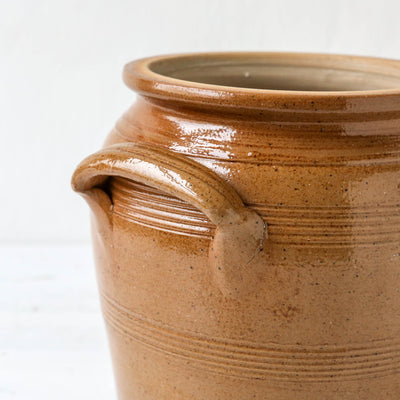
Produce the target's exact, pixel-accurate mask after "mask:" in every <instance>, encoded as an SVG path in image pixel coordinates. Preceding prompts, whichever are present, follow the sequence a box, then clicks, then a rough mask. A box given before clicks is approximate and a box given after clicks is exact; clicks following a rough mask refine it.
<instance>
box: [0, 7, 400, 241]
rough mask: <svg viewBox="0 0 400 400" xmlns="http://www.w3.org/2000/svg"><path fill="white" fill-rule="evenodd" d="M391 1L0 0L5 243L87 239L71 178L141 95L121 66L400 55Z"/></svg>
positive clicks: (399, 30) (83, 209)
mask: <svg viewBox="0 0 400 400" xmlns="http://www.w3.org/2000/svg"><path fill="white" fill-rule="evenodd" d="M399 15H400V2H399V1H396V0H393V1H390V0H386V1H385V0H380V1H375V0H360V1H356V0H353V1H351V0H335V1H331V0H329V1H328V0H326V1H323V0H319V1H312V0H301V1H296V0H293V1H289V0H279V1H278V0H276V1H268V0H237V1H236V0H204V1H199V0H197V1H190V0H165V1H162V0H158V1H156V0H142V1H136V0H126V1H125V0H113V1H111V0H110V1H107V0H86V1H85V0H58V1H57V0H0V135H1V146H2V151H1V157H0V178H1V179H0V182H1V196H0V206H1V207H0V210H1V216H2V218H1V223H0V241H2V242H3V243H5V242H46V243H47V242H48V243H50V242H58V243H60V242H63V243H66V242H86V241H88V238H89V227H88V208H87V206H86V204H84V202H83V200H82V199H80V198H79V197H78V196H77V195H76V194H75V193H73V192H72V191H71V189H70V186H69V181H70V176H71V174H72V172H73V169H74V167H75V165H76V164H77V163H78V162H79V161H80V160H81V159H82V158H83V157H84V156H86V155H88V154H89V153H91V152H94V151H95V150H97V149H98V148H99V147H100V146H101V144H102V141H103V140H104V138H105V137H106V135H107V133H108V131H109V130H110V129H111V127H112V126H113V124H114V122H115V121H116V119H117V118H118V117H119V116H120V115H121V114H122V112H123V111H124V110H125V109H126V108H127V107H128V106H129V105H130V103H131V102H132V101H133V100H134V95H133V93H132V92H131V91H130V90H128V89H127V88H126V87H125V86H124V85H123V83H122V81H121V71H122V67H123V65H124V64H125V63H126V62H128V61H130V60H132V59H136V58H140V57H144V56H150V55H156V54H161V53H175V52H187V51H190V52H191V51H208V50H209V51H214V50H282V51H285V50H291V51H312V52H335V53H350V54H363V55H375V56H384V57H391V58H400V22H399Z"/></svg>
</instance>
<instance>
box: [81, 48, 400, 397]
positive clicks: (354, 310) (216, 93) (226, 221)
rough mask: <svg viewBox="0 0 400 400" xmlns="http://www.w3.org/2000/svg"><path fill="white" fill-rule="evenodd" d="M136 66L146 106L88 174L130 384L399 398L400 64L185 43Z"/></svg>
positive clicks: (251, 393) (120, 369) (118, 369)
mask: <svg viewBox="0 0 400 400" xmlns="http://www.w3.org/2000/svg"><path fill="white" fill-rule="evenodd" d="M296 68H297V69H296ZM296 71H297V73H296ZM163 74H164V75H163ZM285 76H286V77H287V79H285ZM190 79H191V80H190ZM124 80H125V82H126V83H127V84H128V85H129V86H130V87H132V88H133V89H134V90H136V91H137V92H138V93H139V97H138V99H137V101H136V102H135V104H134V105H133V106H132V107H131V108H130V109H129V110H128V111H127V112H125V114H124V115H123V116H122V117H121V119H120V120H119V121H118V122H117V124H116V126H115V128H114V129H113V130H112V132H111V133H110V135H109V136H108V138H107V140H106V143H105V149H104V150H101V151H100V152H98V153H96V154H95V155H92V156H90V157H88V158H87V159H86V160H85V161H83V163H82V164H81V165H80V166H79V167H78V169H77V171H76V173H75V175H74V178H73V185H74V188H75V190H77V191H79V192H82V193H83V194H84V196H85V197H86V199H87V200H88V202H89V204H90V205H91V208H92V211H93V212H94V218H93V242H94V246H95V250H96V262H97V268H98V278H99V288H100V292H101V296H102V304H103V310H104V315H105V318H106V321H107V324H108V330H109V338H110V345H111V349H112V354H113V358H114V367H115V373H116V379H117V384H118V391H119V396H120V399H121V400H131V399H136V398H137V399H140V400H155V399H160V398H166V399H167V398H168V399H179V400H180V399H210V400H228V399H241V400H247V399H262V400H265V399H269V400H275V399H276V400H278V399H279V400H282V399H283V400H286V399H287V400H289V399H293V398H295V399H300V400H303V399H304V400H314V399H315V400H316V399H318V400H320V399H321V398H323V399H327V400H339V399H340V400H350V399H352V400H361V399H363V400H370V399H371V400H372V399H374V400H375V399H388V400H392V399H397V396H398V393H399V392H400V375H399V374H400V341H399V339H398V338H399V333H400V311H399V310H400V308H399V304H400V261H399V260H400V259H399V257H400V245H399V243H400V241H399V239H400V224H399V222H400V158H399V155H400V89H399V87H400V62H397V61H392V60H381V59H372V58H361V57H348V56H326V55H307V54H282V53H250V54H249V53H233V54H215V55H213V54H207V55H183V56H166V57H161V58H160V57H156V58H152V59H145V60H141V61H138V62H135V63H131V64H128V65H127V66H126V67H125V71H124ZM193 80H197V81H199V82H195V81H193ZM246 82H249V85H248V87H250V88H243V87H242V86H244V85H245V83H246ZM213 83H214V84H213ZM215 83H223V84H225V85H231V86H218V85H215ZM301 85H303V86H301ZM255 87H262V88H263V89H255ZM265 87H269V88H272V89H276V88H278V89H279V88H284V89H285V90H268V89H265ZM290 88H292V89H296V90H287V89H290ZM299 88H303V89H304V88H305V89H312V90H309V91H299V90H298V89H299ZM327 89H329V90H330V91H327ZM355 89H356V90H355ZM332 90H335V91H332ZM109 176H111V177H112V178H110V179H107V177H109ZM227 210H231V211H227ZM257 222H258V223H257ZM260 222H261V223H260ZM231 223H232V224H231ZM232 225H233V228H232ZM264 225H265V227H266V229H265V230H264V229H262V228H263V227H264ZM261 241H262V243H260V242H261ZM215 257H217V258H215ZM213 260H217V261H213Z"/></svg>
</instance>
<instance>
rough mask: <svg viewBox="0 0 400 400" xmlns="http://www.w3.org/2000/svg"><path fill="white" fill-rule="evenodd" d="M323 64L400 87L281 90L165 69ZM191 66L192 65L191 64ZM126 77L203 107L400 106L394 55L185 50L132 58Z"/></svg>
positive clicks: (147, 92)
mask: <svg viewBox="0 0 400 400" xmlns="http://www.w3.org/2000/svg"><path fill="white" fill-rule="evenodd" d="M249 62H251V63H258V64H259V65H269V66H272V65H274V66H275V67H276V66H282V67H294V68H296V67H301V68H309V67H311V68H320V69H322V70H323V69H326V70H327V71H335V72H339V73H340V71H346V72H355V73H367V74H371V76H373V75H376V76H377V77H379V76H380V77H381V78H388V79H393V80H397V79H398V81H399V87H394V88H392V89H390V88H384V89H368V90H326V91H325V90H324V91H318V90H281V89H258V88H247V87H240V86H225V85H219V84H211V83H201V82H196V81H194V80H185V79H179V78H176V77H173V76H172V77H171V76H168V74H165V73H161V72H160V70H162V68H164V69H165V68H166V67H168V68H169V69H170V71H172V72H176V71H178V69H179V67H180V66H182V65H184V64H185V63H186V65H187V64H189V65H192V66H195V67H202V66H203V67H204V66H206V67H209V66H213V65H214V66H221V65H225V66H232V65H240V63H242V64H243V65H244V64H246V63H247V64H249ZM189 68H190V67H189ZM123 80H124V82H125V83H126V85H127V86H128V87H130V88H131V89H133V90H134V91H136V92H138V93H139V94H140V95H143V96H146V97H151V98H155V99H164V100H169V101H171V102H178V103H185V104H189V103H190V104H195V105H196V106H197V107H200V108H216V107H217V108H220V107H223V108H225V109H228V108H229V109H231V108H232V107H233V108H236V109H241V110H243V109H247V110H250V109H253V110H254V109H256V110H259V109H263V110H271V111H277V110H279V111H283V112H285V111H297V112H299V111H302V112H307V113H309V112H313V113H315V112H316V113H324V112H325V113H326V112H329V113H332V112H335V111H340V112H348V113H352V114H354V113H365V112H381V111H385V112H387V111H398V112H400V61H398V60H394V59H388V58H379V57H367V56H353V55H342V54H326V53H296V52H208V53H181V54H171V55H161V56H154V57H147V58H142V59H139V60H136V61H132V62H129V63H128V64H126V65H125V67H124V71H123Z"/></svg>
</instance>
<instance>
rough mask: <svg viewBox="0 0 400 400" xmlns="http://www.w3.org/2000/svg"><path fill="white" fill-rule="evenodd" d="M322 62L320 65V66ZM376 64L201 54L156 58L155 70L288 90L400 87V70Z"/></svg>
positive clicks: (218, 82) (195, 78)
mask: <svg viewBox="0 0 400 400" xmlns="http://www.w3.org/2000/svg"><path fill="white" fill-rule="evenodd" d="M318 64H319V65H318ZM375 67H376V66H375V65H374V64H373V63H368V62H365V63H364V64H363V63H360V62H359V61H352V59H351V58H349V59H347V58H343V59H341V60H339V61H338V60H337V59H332V58H331V57H330V56H328V55H327V56H326V58H321V59H317V60H315V59H314V58H312V57H311V58H310V59H307V58H306V57H304V56H303V57H302V58H301V57H296V56H292V57H287V58H281V57H270V58H267V57H255V58H254V59H251V57H235V56H232V58H231V59H229V57H225V58H223V57H212V56H211V57H210V56H209V57H206V56H205V57H200V56H197V57H196V56H187V57H180V58H173V57H171V58H170V59H167V60H160V61H155V62H153V63H151V64H150V65H149V68H150V70H151V71H153V72H155V73H157V74H160V75H163V76H166V77H169V78H174V79H179V80H184V81H189V82H195V83H200V84H211V85H218V86H225V87H236V88H247V89H263V90H285V91H317V92H326V91H365V90H386V89H397V88H400V70H399V71H396V72H397V73H393V70H391V71H388V73H387V74H386V73H385V69H384V68H383V69H381V70H380V71H379V72H378V71H377V70H376V68H375Z"/></svg>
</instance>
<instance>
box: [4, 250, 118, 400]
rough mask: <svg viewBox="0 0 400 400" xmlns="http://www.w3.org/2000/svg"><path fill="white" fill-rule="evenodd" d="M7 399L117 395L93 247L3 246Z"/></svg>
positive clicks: (74, 399) (58, 399) (112, 399)
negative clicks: (97, 283)
mask: <svg viewBox="0 0 400 400" xmlns="http://www.w3.org/2000/svg"><path fill="white" fill-rule="evenodd" d="M0 399H1V400H47V399H49V400H50V399H51V400H55V399H56V400H79V399H82V400H88V399H96V400H103V399H104V400H106V399H107V400H115V399H116V394H115V390H114V382H113V375H112V369H111V361H110V357H109V351H108V344H107V338H106V333H105V327H104V323H103V320H102V316H101V311H100V305H99V299H98V294H97V286H96V278H95V271H94V266H93V261H92V251H91V248H90V246H89V245H79V246H78V245H75V246H56V247H54V246H51V247H49V246H47V247H46V246H29V247H28V246H1V247H0Z"/></svg>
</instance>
